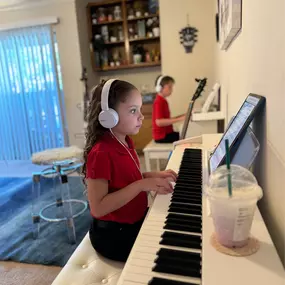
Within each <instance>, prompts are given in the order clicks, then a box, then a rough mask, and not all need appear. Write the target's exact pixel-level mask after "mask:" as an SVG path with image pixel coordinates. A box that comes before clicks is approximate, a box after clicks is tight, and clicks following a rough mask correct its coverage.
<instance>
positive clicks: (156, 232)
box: [140, 225, 201, 237]
mask: <svg viewBox="0 0 285 285" xmlns="http://www.w3.org/2000/svg"><path fill="white" fill-rule="evenodd" d="M165 231H170V232H174V233H180V234H190V235H195V236H201V234H199V233H194V232H184V231H176V230H168V229H163V228H156V227H155V226H148V225H145V226H144V227H143V228H142V229H141V231H140V234H144V235H149V236H156V237H157V236H161V235H162V234H163V233H164V232H165Z"/></svg>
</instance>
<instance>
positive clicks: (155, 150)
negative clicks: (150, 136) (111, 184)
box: [143, 140, 173, 172]
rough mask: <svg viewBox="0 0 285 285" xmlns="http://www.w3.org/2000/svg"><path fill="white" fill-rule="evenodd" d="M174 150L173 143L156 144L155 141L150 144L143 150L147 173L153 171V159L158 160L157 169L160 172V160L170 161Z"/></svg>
mask: <svg viewBox="0 0 285 285" xmlns="http://www.w3.org/2000/svg"><path fill="white" fill-rule="evenodd" d="M172 150H173V144H172V143H156V142H155V141H154V140H152V141H151V142H150V143H148V144H147V145H146V147H145V148H144V149H143V152H144V158H145V167H146V171H147V172H148V171H151V165H150V160H151V159H155V160H156V168H157V171H159V170H160V163H159V160H160V159H168V158H169V155H170V154H171V152H172Z"/></svg>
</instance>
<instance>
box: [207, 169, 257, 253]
mask: <svg viewBox="0 0 285 285" xmlns="http://www.w3.org/2000/svg"><path fill="white" fill-rule="evenodd" d="M230 172H231V181H232V196H231V197H230V196H229V192H228V175H229V171H228V170H227V168H226V166H221V167H219V168H218V169H216V171H215V172H213V173H212V175H211V176H210V179H209V183H208V185H207V187H206V195H207V196H208V199H209V202H210V209H211V215H212V218H213V222H214V227H215V232H216V236H217V239H218V241H219V243H220V244H222V245H224V246H226V247H243V246H245V245H246V244H247V242H248V238H249V236H250V230H251V225H252V220H253V216H254V211H255V208H256V203H257V201H258V200H259V199H260V198H261V197H262V190H261V188H260V187H259V186H258V184H257V181H256V179H255V177H254V176H253V174H252V173H251V172H250V171H248V170H247V169H245V168H243V167H241V166H238V165H231V170H230Z"/></svg>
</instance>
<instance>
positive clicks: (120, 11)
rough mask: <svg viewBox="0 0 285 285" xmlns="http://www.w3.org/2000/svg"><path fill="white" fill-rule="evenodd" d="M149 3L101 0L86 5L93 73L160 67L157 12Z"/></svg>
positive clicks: (142, 0)
mask: <svg viewBox="0 0 285 285" xmlns="http://www.w3.org/2000/svg"><path fill="white" fill-rule="evenodd" d="M150 3H151V1H149V0H105V1H101V2H94V3H92V2H90V3H89V4H88V5H87V19H88V23H87V24H88V34H89V41H90V55H91V63H92V66H93V69H94V70H96V71H109V70H118V69H124V68H134V67H151V66H158V65H160V64H161V60H160V27H159V10H158V7H157V6H154V7H153V5H151V4H150Z"/></svg>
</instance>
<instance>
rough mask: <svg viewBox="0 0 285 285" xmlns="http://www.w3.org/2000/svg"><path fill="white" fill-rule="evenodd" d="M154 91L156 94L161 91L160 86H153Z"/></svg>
mask: <svg viewBox="0 0 285 285" xmlns="http://www.w3.org/2000/svg"><path fill="white" fill-rule="evenodd" d="M155 91H156V92H157V93H159V92H160V91H161V86H160V85H156V86H155Z"/></svg>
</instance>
